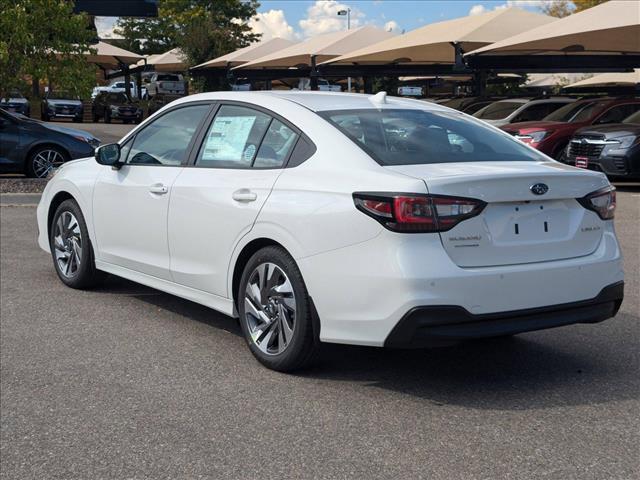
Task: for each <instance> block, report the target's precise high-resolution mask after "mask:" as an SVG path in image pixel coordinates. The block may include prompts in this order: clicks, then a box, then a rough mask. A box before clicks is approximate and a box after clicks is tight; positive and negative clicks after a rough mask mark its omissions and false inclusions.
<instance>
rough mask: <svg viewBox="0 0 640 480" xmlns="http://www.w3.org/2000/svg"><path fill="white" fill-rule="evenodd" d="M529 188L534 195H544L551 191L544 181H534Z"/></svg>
mask: <svg viewBox="0 0 640 480" xmlns="http://www.w3.org/2000/svg"><path fill="white" fill-rule="evenodd" d="M529 190H531V193H533V194H534V195H544V194H545V193H547V192H548V191H549V187H548V186H547V185H546V184H544V183H534V184H533V185H531V186H530V187H529Z"/></svg>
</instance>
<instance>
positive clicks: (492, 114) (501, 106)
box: [474, 102, 524, 120]
mask: <svg viewBox="0 0 640 480" xmlns="http://www.w3.org/2000/svg"><path fill="white" fill-rule="evenodd" d="M522 105H524V103H522V102H496V103H492V104H491V105H489V106H488V107H487V108H485V109H484V110H481V111H479V112H476V114H475V115H474V117H476V118H482V119H483V120H502V119H503V118H507V117H508V116H509V115H511V114H512V113H513V112H515V111H516V110H517V109H518V108H520V107H521V106H522Z"/></svg>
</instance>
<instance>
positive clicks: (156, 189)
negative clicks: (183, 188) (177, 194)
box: [149, 183, 169, 195]
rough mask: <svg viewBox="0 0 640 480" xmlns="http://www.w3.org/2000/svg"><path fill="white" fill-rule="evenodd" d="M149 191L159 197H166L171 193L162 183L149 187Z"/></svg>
mask: <svg viewBox="0 0 640 480" xmlns="http://www.w3.org/2000/svg"><path fill="white" fill-rule="evenodd" d="M149 191H150V192H151V193H155V194H157V195H164V194H165V193H167V192H168V191H169V188H168V187H167V186H166V185H163V184H162V183H154V184H153V185H151V186H150V187H149Z"/></svg>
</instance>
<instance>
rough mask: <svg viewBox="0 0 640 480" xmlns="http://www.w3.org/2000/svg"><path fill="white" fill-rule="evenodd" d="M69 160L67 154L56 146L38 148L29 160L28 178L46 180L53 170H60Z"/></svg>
mask: <svg viewBox="0 0 640 480" xmlns="http://www.w3.org/2000/svg"><path fill="white" fill-rule="evenodd" d="M67 160H68V157H67V154H66V153H65V152H63V151H62V150H60V149H59V148H58V147H54V146H44V147H39V148H36V149H35V150H34V151H33V152H31V154H30V155H29V158H27V165H26V167H27V169H26V170H27V171H26V173H27V176H28V177H31V178H46V177H47V175H49V172H51V170H53V169H55V168H58V167H59V166H60V165H62V164H63V163H64V162H66V161H67Z"/></svg>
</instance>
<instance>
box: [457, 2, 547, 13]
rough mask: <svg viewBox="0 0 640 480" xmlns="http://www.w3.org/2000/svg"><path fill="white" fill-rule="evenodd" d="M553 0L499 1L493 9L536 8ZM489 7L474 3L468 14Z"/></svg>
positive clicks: (486, 10) (484, 11)
mask: <svg viewBox="0 0 640 480" xmlns="http://www.w3.org/2000/svg"><path fill="white" fill-rule="evenodd" d="M554 1H555V0H507V1H506V2H504V3H501V4H499V5H496V6H495V7H493V9H494V10H503V9H505V8H510V7H518V8H525V7H538V8H542V7H543V6H545V5H548V4H550V3H553V2H554ZM488 11H489V9H488V8H487V7H485V6H484V5H482V4H478V5H474V6H473V7H471V9H470V10H469V15H480V14H481V13H486V12H488Z"/></svg>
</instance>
